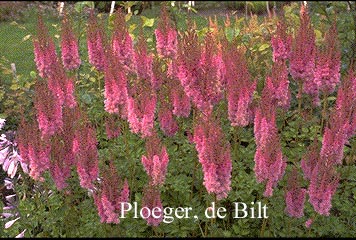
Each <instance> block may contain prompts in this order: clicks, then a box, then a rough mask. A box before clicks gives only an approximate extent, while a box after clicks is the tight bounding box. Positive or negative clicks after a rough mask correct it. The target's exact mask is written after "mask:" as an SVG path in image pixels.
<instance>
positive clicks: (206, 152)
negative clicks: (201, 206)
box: [193, 116, 232, 200]
mask: <svg viewBox="0 0 356 240" xmlns="http://www.w3.org/2000/svg"><path fill="white" fill-rule="evenodd" d="M197 122H198V123H199V124H197V125H196V126H195V128H194V137H193V141H194V143H195V148H196V150H197V151H198V158H199V162H200V163H201V164H202V167H203V173H204V186H205V188H206V189H207V191H208V193H214V194H216V198H217V200H221V199H223V198H226V197H227V195H228V193H229V191H230V189H231V186H230V184H231V172H232V162H231V156H230V144H229V142H227V141H226V140H225V138H224V134H223V131H222V129H221V127H220V125H219V123H218V121H217V119H214V118H213V116H210V117H205V116H202V117H201V119H199V121H197Z"/></svg>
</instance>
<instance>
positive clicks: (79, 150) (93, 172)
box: [73, 113, 99, 189]
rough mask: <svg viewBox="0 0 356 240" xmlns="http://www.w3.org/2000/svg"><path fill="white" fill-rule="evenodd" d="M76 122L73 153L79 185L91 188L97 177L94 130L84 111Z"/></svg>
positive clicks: (96, 151) (96, 150)
mask: <svg viewBox="0 0 356 240" xmlns="http://www.w3.org/2000/svg"><path fill="white" fill-rule="evenodd" d="M80 115H81V117H80V119H79V121H78V122H77V123H76V126H75V131H74V139H73V153H74V155H75V162H76V166H77V172H78V175H79V180H80V186H81V187H83V188H87V189H93V187H94V185H93V182H94V181H95V180H96V178H97V177H98V172H99V167H98V161H99V160H98V149H97V146H96V145H97V140H96V131H95V129H94V128H93V127H92V126H91V124H90V122H89V120H88V119H87V117H86V116H85V114H84V113H80Z"/></svg>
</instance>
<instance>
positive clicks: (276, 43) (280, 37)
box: [271, 21, 292, 62]
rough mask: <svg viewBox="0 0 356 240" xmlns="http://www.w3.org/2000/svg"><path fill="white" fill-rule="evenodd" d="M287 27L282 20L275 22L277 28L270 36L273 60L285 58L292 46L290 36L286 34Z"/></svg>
mask: <svg viewBox="0 0 356 240" xmlns="http://www.w3.org/2000/svg"><path fill="white" fill-rule="evenodd" d="M286 31H287V27H286V25H285V23H284V22H283V21H279V22H278V23H277V30H276V32H275V34H274V36H272V38H271V45H272V49H273V62H278V61H284V60H287V59H288V58H289V56H290V52H291V47H292V36H290V35H288V34H287V32H286Z"/></svg>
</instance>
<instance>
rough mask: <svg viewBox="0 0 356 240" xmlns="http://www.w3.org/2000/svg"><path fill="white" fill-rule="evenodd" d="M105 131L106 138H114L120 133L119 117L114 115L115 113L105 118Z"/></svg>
mask: <svg viewBox="0 0 356 240" xmlns="http://www.w3.org/2000/svg"><path fill="white" fill-rule="evenodd" d="M105 131H106V136H107V138H108V139H112V138H116V137H118V136H119V135H120V133H121V129H120V124H119V119H118V118H117V117H115V115H110V116H108V117H107V118H105Z"/></svg>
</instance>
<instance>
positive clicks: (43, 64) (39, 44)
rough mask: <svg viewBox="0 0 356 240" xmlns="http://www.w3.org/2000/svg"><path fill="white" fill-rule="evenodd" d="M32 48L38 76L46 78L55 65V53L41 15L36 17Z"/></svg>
mask: <svg viewBox="0 0 356 240" xmlns="http://www.w3.org/2000/svg"><path fill="white" fill-rule="evenodd" d="M33 46H34V55H35V63H36V67H37V70H38V75H39V76H40V77H42V78H45V77H48V75H49V74H50V73H51V70H52V66H53V65H54V64H56V61H57V53H56V47H55V44H54V42H53V40H52V39H51V37H50V36H49V33H48V29H47V27H46V26H45V24H44V22H43V19H42V16H41V15H39V16H38V23H37V36H35V37H34V40H33Z"/></svg>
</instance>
